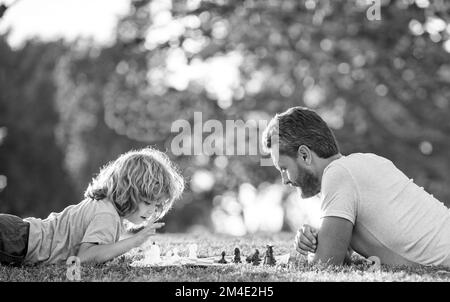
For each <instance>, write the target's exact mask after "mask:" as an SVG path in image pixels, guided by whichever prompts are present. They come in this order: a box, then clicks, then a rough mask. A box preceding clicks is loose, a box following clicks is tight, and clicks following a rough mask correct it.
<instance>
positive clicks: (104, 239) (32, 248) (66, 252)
mask: <svg viewBox="0 0 450 302" xmlns="http://www.w3.org/2000/svg"><path fill="white" fill-rule="evenodd" d="M24 220H25V221H27V222H29V223H30V233H29V236H28V251H27V255H26V256H25V263H38V262H39V263H57V262H60V261H65V260H67V258H69V257H70V256H76V255H77V254H78V249H79V247H80V244H81V243H84V242H86V243H97V244H111V243H115V242H117V241H118V240H119V238H120V235H121V233H122V232H123V226H122V220H121V218H120V216H119V214H118V213H117V211H116V209H115V208H114V206H113V204H112V203H111V202H109V201H106V200H100V201H96V200H90V199H85V200H83V201H82V202H80V203H78V204H76V205H71V206H68V207H67V208H65V209H64V210H63V211H62V212H60V213H51V214H50V215H49V216H48V218H46V219H39V218H34V217H30V218H26V219H24Z"/></svg>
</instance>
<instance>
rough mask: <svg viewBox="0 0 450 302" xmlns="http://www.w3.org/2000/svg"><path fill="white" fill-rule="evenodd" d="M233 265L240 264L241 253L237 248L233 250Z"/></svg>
mask: <svg viewBox="0 0 450 302" xmlns="http://www.w3.org/2000/svg"><path fill="white" fill-rule="evenodd" d="M233 262H234V263H241V251H240V250H239V249H238V248H235V249H234V259H233Z"/></svg>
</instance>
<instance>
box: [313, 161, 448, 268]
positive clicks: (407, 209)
mask: <svg viewBox="0 0 450 302" xmlns="http://www.w3.org/2000/svg"><path fill="white" fill-rule="evenodd" d="M321 192H322V198H323V201H322V218H323V217H327V216H335V217H341V218H344V219H347V220H349V221H350V222H352V224H353V225H354V228H353V234H352V240H351V244H350V246H351V248H352V249H353V250H355V251H356V252H357V253H359V254H361V255H363V256H365V257H369V256H378V257H380V259H381V262H382V263H385V264H392V265H414V264H422V265H446V266H450V210H449V209H448V208H447V207H446V206H445V205H444V204H443V203H441V202H440V201H439V200H437V199H436V198H434V197H433V195H430V194H429V193H427V192H426V191H425V190H424V189H423V188H422V187H419V186H417V185H416V184H415V183H414V182H413V180H412V179H409V178H408V177H407V176H406V175H405V174H403V173H402V172H401V171H400V170H399V169H397V167H395V165H394V164H393V163H392V162H391V161H389V160H387V159H386V158H383V157H380V156H377V155H375V154H369V153H354V154H351V155H347V156H343V157H341V158H339V159H337V160H334V161H333V162H331V163H330V164H329V165H328V166H327V167H326V168H325V170H324V173H323V176H322V187H321Z"/></svg>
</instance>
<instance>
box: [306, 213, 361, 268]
mask: <svg viewBox="0 0 450 302" xmlns="http://www.w3.org/2000/svg"><path fill="white" fill-rule="evenodd" d="M352 232H353V224H352V223H351V222H350V221H349V220H347V219H344V218H340V217H334V216H328V217H325V218H323V222H322V226H321V228H320V230H319V235H318V240H317V241H318V243H317V250H316V254H315V257H314V262H318V261H319V262H322V263H325V264H331V265H342V264H343V262H344V259H345V258H346V255H347V251H348V248H349V246H350V241H351V238H352Z"/></svg>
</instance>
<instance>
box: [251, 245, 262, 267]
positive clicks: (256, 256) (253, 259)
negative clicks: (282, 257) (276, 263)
mask: <svg viewBox="0 0 450 302" xmlns="http://www.w3.org/2000/svg"><path fill="white" fill-rule="evenodd" d="M251 262H252V263H253V265H259V264H260V263H261V258H259V251H258V250H257V249H256V250H255V253H254V254H253V256H252V257H251Z"/></svg>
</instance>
